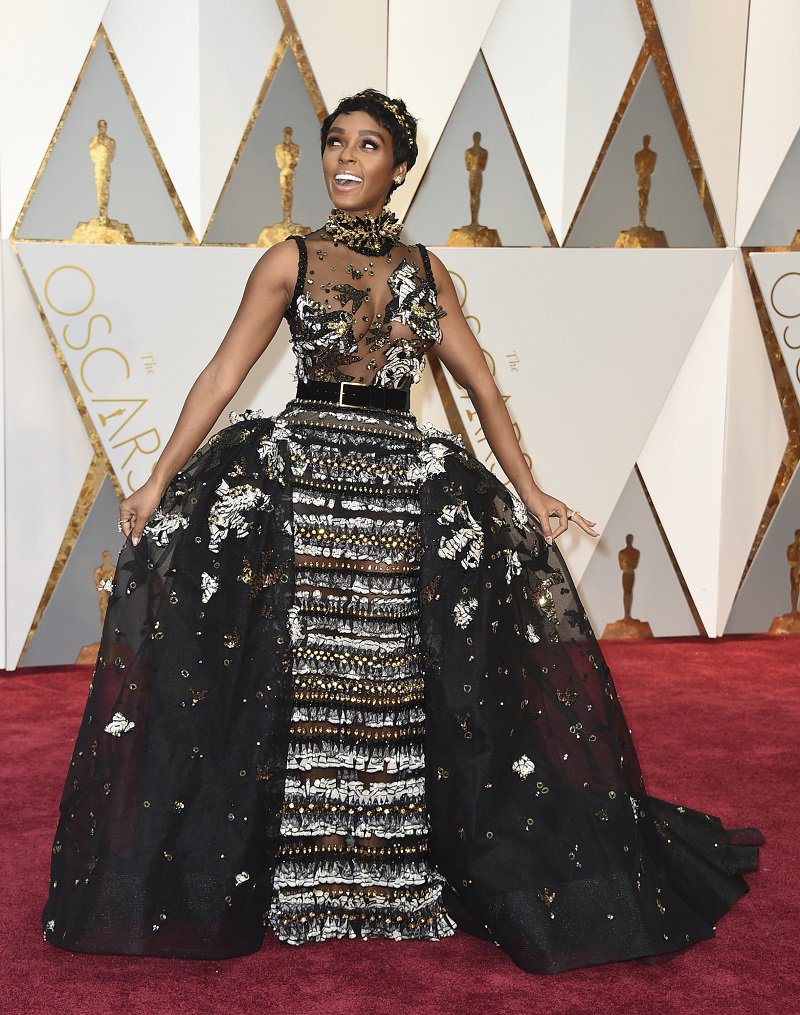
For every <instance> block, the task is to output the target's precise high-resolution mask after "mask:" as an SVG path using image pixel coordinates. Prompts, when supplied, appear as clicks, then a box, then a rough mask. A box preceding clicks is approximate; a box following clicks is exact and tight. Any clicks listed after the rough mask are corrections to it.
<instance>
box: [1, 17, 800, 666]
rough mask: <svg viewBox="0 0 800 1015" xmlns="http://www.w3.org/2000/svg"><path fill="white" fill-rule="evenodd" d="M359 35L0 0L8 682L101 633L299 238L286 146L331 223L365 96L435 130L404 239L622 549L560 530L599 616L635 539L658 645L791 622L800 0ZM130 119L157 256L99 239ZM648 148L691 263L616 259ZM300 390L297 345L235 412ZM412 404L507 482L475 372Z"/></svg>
mask: <svg viewBox="0 0 800 1015" xmlns="http://www.w3.org/2000/svg"><path fill="white" fill-rule="evenodd" d="M467 9H468V14H469V16H465V11H466V10H467ZM342 18H343V16H342V15H339V14H337V16H336V20H335V23H334V21H333V20H332V17H331V8H330V5H329V4H328V3H323V2H322V0H294V2H292V0H230V2H228V3H226V4H224V5H220V4H215V3H210V2H203V0H179V2H176V3H172V4H162V3H158V2H157V0H110V2H108V0H87V2H85V3H82V4H80V5H77V6H76V5H66V6H65V5H64V4H63V3H60V2H59V0H29V3H28V4H26V6H25V10H24V12H23V11H22V9H21V8H20V7H19V5H15V4H10V3H5V4H0V103H2V117H0V245H1V246H2V250H1V251H0V253H1V255H2V256H1V257H0V282H1V284H2V289H1V290H0V322H1V325H2V343H3V363H2V388H1V391H2V399H3V421H2V428H3V444H2V448H3V452H2V453H3V472H2V476H0V510H2V518H0V537H1V538H0V556H2V557H3V560H4V570H3V571H2V573H1V574H0V579H1V580H0V616H2V618H3V622H2V623H0V653H2V661H4V664H5V666H6V667H7V668H13V667H15V666H17V665H20V664H23V665H24V664H28V665H44V664H48V663H63V662H70V661H73V660H74V659H75V658H76V656H77V654H78V652H79V650H80V648H81V647H82V646H83V645H85V644H88V643H91V642H93V641H95V640H96V639H97V637H98V625H99V611H98V594H97V591H96V589H95V584H96V578H95V570H96V569H97V568H98V567H99V566H100V565H101V563H102V557H103V551H104V550H110V551H111V553H112V556H115V555H116V552H117V549H118V547H119V541H120V537H119V535H118V533H117V529H116V515H117V511H116V508H117V500H118V497H119V496H120V494H122V493H124V492H127V491H129V490H130V489H131V488H132V487H134V486H136V485H137V484H138V483H140V482H141V481H142V480H143V478H144V477H145V476H146V475H147V474H148V472H149V469H150V468H151V467H152V464H153V462H154V461H155V457H156V456H157V454H158V451H159V449H160V447H161V446H162V445H163V443H164V442H165V441H166V439H167V437H168V435H169V433H170V431H171V428H172V426H173V424H174V421H175V418H176V416H177V413H178V411H179V408H180V405H181V404H182V401H183V398H184V397H185V394H186V391H187V390H188V387H189V386H190V384H191V382H192V380H193V378H194V376H195V374H196V373H197V372H198V371H199V370H200V369H201V367H202V366H203V365H204V363H205V362H206V361H207V359H208V358H209V356H210V355H211V354H212V352H213V350H214V349H215V348H216V345H217V344H218V342H219V341H220V339H221V337H222V335H223V334H224V332H225V329H226V327H227V324H228V322H229V320H230V318H231V316H232V315H233V313H234V311H235V309H236V306H237V304H238V300H239V297H240V294H241V290H242V287H243V285H244V282H245V280H246V278H247V275H248V272H249V271H250V269H251V268H252V266H253V264H254V263H255V261H256V260H257V258H258V257H259V256H260V253H261V251H260V249H259V248H257V247H256V246H255V245H254V244H255V241H256V240H257V237H258V235H259V232H260V231H261V229H262V228H263V226H265V225H267V224H270V223H273V222H276V221H278V220H280V218H281V205H280V188H279V182H278V170H277V166H276V164H275V158H274V148H275V145H276V144H277V143H278V142H280V141H281V140H282V136H283V128H284V127H285V126H291V127H292V129H293V137H294V140H295V141H296V142H297V143H298V144H299V145H300V148H301V156H300V162H299V165H298V168H297V174H296V184H295V191H294V207H293V218H294V219H295V221H297V222H299V223H304V224H306V225H308V226H312V227H313V226H316V225H318V224H319V223H320V221H321V219H322V218H323V216H324V215H325V214H326V212H327V208H328V205H327V202H326V199H325V194H324V188H323V186H322V183H321V179H320V176H319V172H318V158H319V154H318V153H319V149H318V125H319V122H320V119H321V118H322V117H323V116H324V115H325V113H326V111H327V109H329V108H332V106H333V105H335V103H336V101H337V100H338V98H339V97H340V96H341V95H342V94H345V93H349V92H353V91H357V90H359V89H360V88H363V87H365V86H367V85H372V86H375V87H378V88H381V89H388V91H389V92H390V93H392V94H399V95H402V96H403V98H404V99H405V100H406V101H407V103H408V105H409V107H410V108H411V110H412V111H413V112H414V113H415V115H417V116H418V117H419V118H420V150H421V155H420V160H419V162H418V164H417V166H416V167H415V169H414V170H413V172H412V173H411V174H409V178H408V180H407V183H406V185H405V186H403V187H402V188H400V190H398V191H397V193H396V195H395V197H394V205H393V207H394V208H395V210H396V211H397V212H398V214H400V215H402V216H404V218H405V222H406V235H407V237H408V238H409V239H410V240H413V241H422V242H424V243H427V244H428V245H429V246H431V247H434V248H435V249H436V251H437V253H438V254H439V255H440V256H441V257H442V259H443V260H444V261H445V263H446V264H447V266H448V268H449V269H450V270H451V272H452V273H453V275H454V278H455V280H456V284H457V287H458V289H459V292H460V294H461V295H462V298H463V303H464V308H465V312H466V313H467V314H468V315H469V318H470V321H471V323H472V326H473V328H474V330H475V332H476V334H477V335H478V338H479V340H480V342H481V344H482V346H483V348H484V349H485V351H486V355H487V357H488V359H489V362H490V364H491V366H492V369H493V370H494V372H495V376H496V379H497V382H498V385H499V386H500V388H501V390H502V391H503V393H504V394H505V395H506V396H507V400H508V402H507V404H508V406H509V410H510V411H511V414H512V417H513V418H514V420H515V422H516V423H517V425H518V427H519V432H520V440H521V444H522V446H523V448H524V450H525V451H526V452H527V453H528V454H529V455H530V457H531V458H532V460H533V463H534V469H535V472H536V474H537V477H538V479H539V481H540V482H541V484H542V485H543V486H544V487H545V488H546V489H548V490H550V491H552V492H554V493H556V494H557V495H559V496H561V497H563V498H564V499H565V500H567V502H568V503H570V504H574V505H577V506H578V507H580V508H581V509H583V510H584V512H585V513H586V514H587V515H589V516H590V517H592V518H594V519H596V520H597V522H598V523H599V526H600V529H601V530H602V532H603V535H602V537H601V538H600V539H599V540H597V541H591V540H589V539H588V538H582V537H579V536H577V535H576V534H575V533H574V532H571V533H570V534H569V535H568V536H566V537H564V538H563V540H562V548H563V549H564V552H565V553H566V555H567V557H568V561H569V564H570V567H571V568H572V569H573V572H574V574H575V576H576V577H577V578H578V579H579V581H580V587H581V590H582V593H583V595H584V597H585V600H586V605H587V608H588V610H589V613H590V616H591V618H592V620H593V622H594V624H595V627H596V628H597V629H598V631H602V628H603V626H604V625H605V624H606V623H607V622H609V621H612V620H615V619H617V618H618V617H620V616H621V614H622V594H621V582H620V571H619V566H618V561H617V554H618V551H619V550H620V549H621V547H622V546H623V545H624V542H625V536H626V535H627V534H628V533H631V534H633V535H634V540H635V544H636V546H638V547H639V548H640V550H641V558H640V562H639V565H638V568H637V571H636V584H635V589H634V614H635V615H636V616H638V617H640V618H642V619H644V620H647V621H649V622H650V624H651V626H652V629H653V631H654V633H655V634H656V635H675V634H693V633H697V632H698V631H700V632H702V633H707V634H709V635H720V634H722V633H724V632H725V631H726V630H727V631H737V632H743V631H763V630H766V629H767V627H768V626H769V623H770V621H771V619H772V617H773V616H775V614H777V613H784V612H786V611H787V610H788V608H789V571H788V565H787V560H786V549H787V546H788V544H789V543H791V542H792V540H793V539H794V533H795V530H796V529H798V528H800V486H798V483H797V482H794V481H793V477H794V474H795V470H796V466H797V462H798V458H799V457H800V436H799V431H798V421H799V420H800V403H799V402H798V398H799V397H800V352H798V350H800V325H798V324H797V321H798V320H800V249H798V250H794V249H793V248H792V242H793V238H794V235H795V231H796V230H798V229H800V67H798V63H797V60H796V53H797V51H798V48H800V9H798V6H797V4H796V3H795V0H693V2H692V3H688V2H686V0H604V2H603V3H602V4H598V3H597V2H596V0H557V2H553V0H469V3H465V2H464V0H437V3H435V4H431V3H430V2H429V0H372V2H371V3H370V4H368V5H362V6H361V8H360V9H359V11H358V17H357V19H356V18H355V17H354V18H353V20H352V21H350V20H349V19H348V21H347V24H346V31H344V30H343V22H342ZM334 36H335V43H336V44H335V45H334V44H333V43H334ZM101 119H104V120H106V121H107V123H108V135H109V136H110V137H112V138H113V139H114V141H115V144H116V149H115V153H114V158H113V162H112V164H111V185H110V200H109V216H110V217H111V218H113V219H116V220H118V221H119V222H121V223H125V224H127V225H128V226H129V227H130V232H131V234H132V236H133V239H134V241H135V242H132V243H129V244H126V245H119V246H114V245H107V244H88V243H75V242H73V241H72V236H73V232H74V230H75V227H76V226H77V224H78V223H79V222H85V221H87V220H90V219H91V218H93V217H96V215H97V197H96V191H95V180H94V170H93V163H92V160H91V158H90V153H89V141H90V139H91V138H92V137H93V136H94V135H96V134H97V131H98V128H97V122H98V120H101ZM475 131H479V132H480V133H481V144H482V145H483V146H484V148H485V149H486V150H487V152H488V161H487V164H486V169H485V172H484V175H483V185H482V190H481V203H480V221H481V222H482V223H483V224H484V225H486V226H489V227H491V228H494V229H496V230H497V232H498V233H499V236H500V239H501V242H502V244H503V246H502V247H500V248H493V249H487V248H483V249H467V248H456V247H447V246H445V245H444V244H446V243H447V239H448V236H449V233H450V230H451V229H453V228H455V227H458V226H461V225H464V224H465V223H466V222H468V221H469V218H470V206H469V190H468V182H467V172H466V168H465V162H464V152H465V149H467V148H468V147H469V146H470V145H471V144H472V136H473V133H474V132H475ZM645 134H649V135H650V137H651V142H650V146H651V148H652V150H653V151H655V152H656V153H657V157H658V158H657V163H656V168H655V171H654V172H653V174H652V179H651V187H650V196H649V205H648V210H647V224H648V225H649V226H651V227H653V228H655V229H658V230H662V231H663V232H664V234H665V235H666V239H667V242H668V244H669V246H668V247H667V248H664V249H615V246H614V245H615V242H616V241H617V237H618V235H619V233H620V231H622V230H627V229H631V228H632V227H634V226H635V225H636V224H637V223H638V221H639V207H638V189H637V174H636V171H635V168H634V155H635V153H636V152H637V151H638V150H639V149H640V148H641V147H642V138H643V136H644V135H645ZM291 375H292V365H291V356H290V354H289V351H288V348H287V334H286V331H285V328H283V327H282V328H281V330H280V331H279V333H278V335H277V336H276V337H275V339H274V341H273V343H272V345H271V346H270V348H269V349H268V351H267V353H266V354H265V356H264V357H263V358H262V361H261V362H260V363H259V364H258V365H257V366H256V368H255V369H254V370H253V373H252V375H251V377H249V378H248V380H247V382H246V383H245V385H244V386H243V389H242V391H240V393H239V395H237V398H236V399H235V402H234V405H233V406H232V408H235V409H242V408H245V407H247V406H258V407H261V408H263V409H265V410H266V411H268V412H273V411H277V410H278V409H280V407H282V405H283V404H284V403H285V401H286V400H287V399H288V398H289V397H290V396H291V392H292V386H293V382H292V376H291ZM415 408H416V410H417V411H418V413H419V415H420V416H422V417H424V418H427V419H429V420H431V422H433V423H434V424H436V425H438V426H441V427H445V426H447V425H448V421H449V422H450V424H451V425H456V426H457V427H458V428H460V429H461V431H462V433H463V435H464V437H465V439H466V440H467V441H468V442H469V443H470V444H471V446H472V447H473V449H474V450H475V452H476V454H477V455H478V457H479V458H481V459H482V460H484V461H485V462H486V464H487V465H488V466H489V467H490V468H494V469H495V470H496V468H497V467H496V463H495V462H494V460H493V457H492V455H491V452H490V450H489V448H488V447H487V445H486V442H485V439H484V438H483V435H482V433H481V430H480V427H479V424H478V421H477V419H476V417H475V414H474V412H473V411H472V408H471V406H470V405H469V403H468V400H467V399H466V397H465V395H464V392H463V391H461V390H460V389H459V388H458V386H457V385H454V384H453V383H452V382H451V381H450V380H449V379H448V378H447V377H446V376H445V375H444V374H439V373H438V372H434V371H432V370H429V371H428V372H427V373H426V376H425V383H424V384H423V385H421V386H420V390H419V391H417V392H415ZM223 422H224V420H223V421H221V423H220V425H221V424H222V423H223Z"/></svg>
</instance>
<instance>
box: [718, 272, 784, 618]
mask: <svg viewBox="0 0 800 1015" xmlns="http://www.w3.org/2000/svg"><path fill="white" fill-rule="evenodd" d="M787 436H788V435H787V432H786V424H785V422H784V418H783V412H782V410H781V404H780V401H779V400H778V394H777V391H776V389H775V381H774V379H773V376H772V369H771V367H770V363H769V358H768V356H767V350H766V347H765V345H764V339H763V337H762V335H761V328H760V326H759V323H758V316H757V314H756V310H755V307H754V306H753V298H752V295H751V292H750V287H749V285H748V282H747V276H746V274H745V270H744V266H743V264H742V262H741V259H740V256H737V257H736V260H735V262H734V266H733V293H732V303H731V347H730V365H729V368H728V400H727V412H726V419H725V470H724V477H723V489H722V504H723V513H722V526H721V537H720V568H719V605H718V612H717V633H718V634H722V633H723V631H724V630H725V624H726V623H727V620H728V616H729V614H730V611H731V608H732V606H733V601H734V598H735V596H736V591H737V589H738V588H739V582H740V581H741V577H742V573H743V571H744V567H745V564H746V562H747V557H748V555H749V553H750V548H751V547H752V545H753V539H754V538H755V535H756V532H757V530H758V526H759V523H760V521H761V518H762V516H763V514H764V508H765V507H766V505H767V500H768V499H769V496H770V492H771V491H772V487H773V484H774V482H775V477H776V475H777V472H778V466H779V465H780V462H781V459H782V457H783V454H784V451H785V449H786V441H787ZM744 477H746V479H744ZM743 479H744V481H743Z"/></svg>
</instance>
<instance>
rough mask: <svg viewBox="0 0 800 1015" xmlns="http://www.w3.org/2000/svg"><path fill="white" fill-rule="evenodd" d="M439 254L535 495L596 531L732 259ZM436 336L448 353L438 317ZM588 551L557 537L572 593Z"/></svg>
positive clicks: (644, 253) (482, 452)
mask: <svg viewBox="0 0 800 1015" xmlns="http://www.w3.org/2000/svg"><path fill="white" fill-rule="evenodd" d="M438 253H439V255H440V257H441V258H442V260H443V261H444V262H445V264H446V265H447V267H448V268H449V269H450V270H451V271H455V272H457V273H458V275H459V276H460V278H461V279H462V280H463V282H459V283H458V285H459V286H460V287H461V288H462V290H463V287H464V286H466V308H467V311H468V313H469V314H470V315H474V317H475V319H476V327H477V326H479V327H480V340H481V344H482V346H483V347H484V348H485V349H487V350H489V352H490V353H491V355H492V357H493V360H494V364H495V370H496V374H495V376H496V380H497V383H498V386H499V387H500V390H501V392H502V393H503V394H504V395H508V396H510V398H509V401H508V403H507V404H508V408H509V411H510V412H511V415H512V417H513V418H514V419H516V421H517V423H518V424H519V426H520V429H521V432H522V444H523V448H524V449H525V450H527V451H528V452H529V453H530V455H531V457H532V459H533V468H534V474H535V476H536V478H537V481H538V482H539V485H540V486H541V487H542V488H543V489H545V490H547V491H548V492H549V493H552V494H553V495H555V496H558V497H561V498H563V499H564V500H566V501H567V503H568V504H569V505H570V506H573V507H578V508H579V509H580V510H581V512H582V513H584V514H585V515H586V516H587V517H590V518H592V519H593V520H594V521H596V522H598V523H599V526H600V528H601V529H602V527H603V525H604V524H605V522H606V521H607V519H608V518H609V517H610V515H611V512H612V511H613V509H614V505H615V504H616V502H617V500H618V499H619V496H620V493H621V491H622V489H623V488H624V486H625V483H626V482H627V480H628V477H629V476H630V473H631V470H632V469H633V467H634V465H635V463H636V461H637V458H638V457H639V455H640V453H641V451H642V448H643V446H644V444H645V442H646V441H647V438H648V434H649V433H650V431H651V429H652V427H653V424H654V422H655V420H656V418H657V416H658V414H659V412H660V410H661V406H662V405H663V403H664V400H665V399H666V397H667V394H668V392H669V390H670V388H671V387H672V384H673V381H674V380H675V378H676V377H677V375H678V373H679V371H680V369H681V366H682V364H683V361H684V359H685V358H686V355H687V353H688V351H689V349H690V347H691V345H692V343H693V341H694V339H695V336H696V335H697V333H698V331H699V330H700V327H701V325H702V323H703V321H704V319H705V317H706V313H707V311H708V308H709V305H710V304H711V302H712V300H713V298H714V295H715V293H716V292H717V290H718V289H719V287H720V284H721V282H722V279H723V277H724V275H725V273H726V271H727V270H728V268H729V266H730V262H731V258H732V256H733V255H732V253H731V252H730V251H725V250H694V251H691V252H690V251H687V250H676V251H672V250H629V251H617V252H615V254H614V255H613V256H609V254H608V252H607V251H603V250H592V249H562V250H559V251H557V252H556V251H553V250H526V249H519V248H517V249H511V248H506V249H501V250H465V249H463V248H455V247H448V248H439V250H438ZM509 279H515V280H517V284H516V285H509ZM498 293H502V294H503V298H502V299H499V298H498ZM521 321H524V328H523V329H522V330H520V322H521ZM443 328H444V331H445V343H446V342H447V318H443ZM454 396H455V400H456V403H457V404H458V406H459V409H460V410H461V412H462V417H463V418H464V420H465V425H466V429H467V431H468V432H469V433H470V434H471V435H472V439H473V444H475V447H476V450H477V452H478V457H479V458H481V459H483V458H485V457H486V456H487V455H488V450H487V446H486V444H485V441H482V439H481V437H482V435H481V433H480V430H479V424H478V421H477V420H476V419H475V418H474V416H473V417H470V415H469V412H468V410H469V409H471V406H469V405H468V403H467V399H466V396H465V393H464V392H463V391H459V390H458V389H457V388H454ZM720 440H721V437H720ZM595 547H596V542H595V541H594V540H591V539H589V538H588V537H583V536H579V535H577V531H576V530H575V528H574V526H573V527H571V529H570V533H569V534H568V535H565V536H564V537H562V542H561V549H562V551H563V552H564V553H565V555H566V556H567V558H568V561H569V566H570V570H571V571H572V573H573V575H574V577H575V579H576V580H580V578H581V576H582V574H583V572H584V570H585V568H586V565H587V563H588V561H589V559H590V557H591V555H592V553H593V552H594V549H595Z"/></svg>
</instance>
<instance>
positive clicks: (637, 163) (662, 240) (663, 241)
mask: <svg viewBox="0 0 800 1015" xmlns="http://www.w3.org/2000/svg"><path fill="white" fill-rule="evenodd" d="M642 145H643V147H642V148H641V149H640V150H639V151H638V152H636V154H635V155H634V156H633V165H634V168H635V169H636V180H637V182H636V187H637V190H638V192H639V225H638V226H634V227H633V228H632V229H623V230H622V232H621V233H620V234H619V236H618V237H617V242H616V243H615V244H614V246H615V247H635V248H638V249H642V248H645V247H668V246H669V243H667V236H666V233H665V232H663V230H661V229H653V228H652V227H651V226H649V225H647V206H648V205H649V203H650V182H651V180H652V177H653V173H654V172H655V168H656V161H657V160H658V155H656V153H655V152H654V151H653V150H652V148H651V147H650V135H649V134H645V136H644V137H643V138H642Z"/></svg>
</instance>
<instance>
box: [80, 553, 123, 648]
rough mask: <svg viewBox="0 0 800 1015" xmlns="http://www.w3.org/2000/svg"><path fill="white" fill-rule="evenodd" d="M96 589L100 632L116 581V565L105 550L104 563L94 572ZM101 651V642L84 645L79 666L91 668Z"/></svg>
mask: <svg viewBox="0 0 800 1015" xmlns="http://www.w3.org/2000/svg"><path fill="white" fill-rule="evenodd" d="M93 578H94V587H95V589H96V590H97V606H98V608H99V610H100V630H101V631H102V630H103V624H105V622H106V611H107V610H108V601H109V599H110V598H111V587H112V582H113V581H114V564H113V563H112V561H111V550H103V562H102V563H101V564H98V565H97V567H96V568H95V569H94V572H93ZM99 651H100V642H99V641H96V642H94V643H93V644H92V645H84V646H83V648H82V649H81V650H80V652H79V653H78V658H77V659H76V660H75V663H76V665H78V666H90V665H91V664H92V663H94V661H95V659H96V658H97V653H98V652H99Z"/></svg>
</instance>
